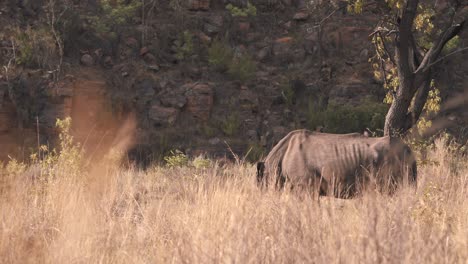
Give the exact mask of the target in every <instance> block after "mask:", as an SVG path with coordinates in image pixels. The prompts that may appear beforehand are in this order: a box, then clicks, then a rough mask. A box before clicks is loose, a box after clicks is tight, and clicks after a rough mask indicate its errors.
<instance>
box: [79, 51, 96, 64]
mask: <svg viewBox="0 0 468 264" xmlns="http://www.w3.org/2000/svg"><path fill="white" fill-rule="evenodd" d="M80 62H81V64H83V65H84V66H88V67H89V66H92V65H94V58H93V57H92V56H91V55H89V54H85V55H83V56H81V59H80Z"/></svg>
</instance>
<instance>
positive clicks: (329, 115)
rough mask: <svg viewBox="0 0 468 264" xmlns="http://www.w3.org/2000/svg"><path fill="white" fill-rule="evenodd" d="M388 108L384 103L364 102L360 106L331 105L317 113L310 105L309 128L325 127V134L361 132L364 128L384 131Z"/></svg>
mask: <svg viewBox="0 0 468 264" xmlns="http://www.w3.org/2000/svg"><path fill="white" fill-rule="evenodd" d="M387 111H388V106H387V105H385V104H382V103H375V102H364V103H362V104H360V105H358V106H350V105H340V104H336V103H331V104H329V105H328V107H327V109H326V110H325V111H317V110H316V109H315V108H314V107H311V106H310V105H309V112H308V118H307V119H308V127H309V128H310V129H315V128H316V127H318V126H323V127H324V131H325V132H331V133H351V132H361V131H362V130H363V129H364V128H369V129H371V130H372V131H378V130H380V131H381V130H382V129H383V127H384V124H385V115H386V113H387Z"/></svg>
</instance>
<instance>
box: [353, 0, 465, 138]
mask: <svg viewBox="0 0 468 264" xmlns="http://www.w3.org/2000/svg"><path fill="white" fill-rule="evenodd" d="M436 2H437V1H429V0H428V1H419V0H376V1H366V0H349V1H348V10H349V11H353V12H355V13H361V12H363V10H365V9H366V8H367V7H369V8H373V9H374V10H375V11H376V12H378V13H380V17H381V19H380V20H379V22H378V24H377V25H376V27H375V30H374V32H373V33H372V34H371V37H372V42H373V44H374V45H375V50H376V57H375V58H374V60H373V66H374V69H376V70H378V72H377V73H376V77H379V78H381V79H382V80H383V81H384V87H385V89H387V91H388V94H387V97H386V102H388V103H389V104H391V106H390V109H389V111H388V113H387V116H386V121H385V134H386V135H400V134H404V133H406V132H407V131H408V130H409V129H411V128H412V127H413V126H415V125H416V124H417V123H418V120H419V119H420V117H421V115H423V116H424V113H428V112H429V111H430V108H428V107H427V106H426V105H427V101H428V97H431V98H432V97H434V95H435V94H438V90H437V89H436V87H435V86H434V82H433V78H434V77H433V75H434V72H435V71H436V69H435V66H436V65H437V64H438V63H439V62H440V61H441V60H443V59H444V58H445V57H446V56H447V53H448V52H450V51H452V54H453V50H454V49H456V48H457V46H458V45H459V44H460V41H458V40H457V39H458V37H457V35H459V34H460V32H461V31H462V30H463V29H464V28H465V27H466V20H467V19H468V6H467V5H466V4H463V2H464V1H457V0H447V1H445V2H444V3H445V4H446V6H444V7H443V8H442V7H438V6H437V3H436ZM463 49H465V48H460V50H463ZM431 100H432V99H431ZM434 102H438V103H440V97H439V99H437V98H436V99H435V101H434V100H432V101H431V102H429V103H430V104H432V103H434Z"/></svg>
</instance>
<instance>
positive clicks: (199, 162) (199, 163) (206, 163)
mask: <svg viewBox="0 0 468 264" xmlns="http://www.w3.org/2000/svg"><path fill="white" fill-rule="evenodd" d="M192 165H193V166H194V167H195V168H196V169H206V168H209V167H210V166H211V160H209V159H206V158H204V157H202V156H198V157H196V158H195V159H194V160H193V161H192Z"/></svg>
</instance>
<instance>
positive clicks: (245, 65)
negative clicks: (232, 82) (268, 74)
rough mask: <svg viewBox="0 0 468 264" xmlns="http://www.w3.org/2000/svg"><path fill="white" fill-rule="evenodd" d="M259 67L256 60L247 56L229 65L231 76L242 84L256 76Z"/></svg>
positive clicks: (234, 60)
mask: <svg viewBox="0 0 468 264" xmlns="http://www.w3.org/2000/svg"><path fill="white" fill-rule="evenodd" d="M256 70H257V65H256V64H255V62H254V60H253V59H252V58H251V57H250V56H249V55H247V54H245V55H242V56H240V57H239V58H236V59H233V60H232V62H231V64H230V65H229V70H228V73H229V75H230V76H231V77H232V78H234V79H236V80H239V81H241V82H246V81H248V80H250V79H252V78H253V77H254V76H255V72H256Z"/></svg>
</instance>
